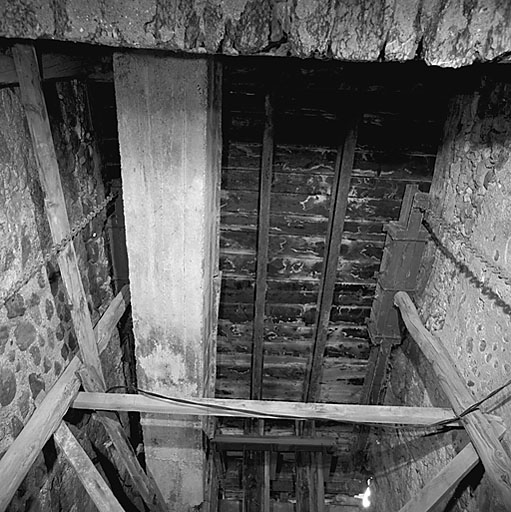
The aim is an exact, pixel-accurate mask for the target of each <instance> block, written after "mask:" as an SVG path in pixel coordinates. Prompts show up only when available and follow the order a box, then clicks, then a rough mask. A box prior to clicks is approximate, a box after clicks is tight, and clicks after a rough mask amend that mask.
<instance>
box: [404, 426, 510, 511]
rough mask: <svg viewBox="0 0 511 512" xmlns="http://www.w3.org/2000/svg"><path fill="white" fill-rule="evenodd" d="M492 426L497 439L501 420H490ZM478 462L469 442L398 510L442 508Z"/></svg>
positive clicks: (500, 432)
mask: <svg viewBox="0 0 511 512" xmlns="http://www.w3.org/2000/svg"><path fill="white" fill-rule="evenodd" d="M492 427H493V428H494V430H495V433H496V435H497V437H499V439H501V438H502V437H503V436H504V434H505V432H506V426H505V425H504V423H503V422H499V421H495V420H494V421H492ZM478 464H479V456H478V455H477V452H476V450H475V448H474V446H473V445H472V443H469V444H468V445H467V446H465V448H463V450H461V452H460V453H458V455H456V457H454V458H453V459H452V460H451V461H450V462H449V464H447V466H445V467H444V468H443V469H442V470H441V471H440V472H439V473H438V474H437V475H436V476H435V478H433V479H432V480H430V481H429V482H428V483H427V484H426V485H425V486H424V487H423V488H422V489H421V490H420V491H419V492H418V493H417V494H416V495H415V496H414V497H413V498H412V499H411V500H410V501H408V503H406V505H404V506H403V507H402V508H401V509H399V512H433V511H434V510H438V511H439V510H444V508H445V506H446V505H447V502H448V501H449V500H450V499H451V496H452V495H453V493H454V491H455V490H456V488H457V487H458V485H459V484H460V482H461V481H462V480H463V479H464V478H465V477H466V476H467V475H468V474H469V473H470V472H471V471H472V470H473V469H474V468H475V467H476V466H477V465H478Z"/></svg>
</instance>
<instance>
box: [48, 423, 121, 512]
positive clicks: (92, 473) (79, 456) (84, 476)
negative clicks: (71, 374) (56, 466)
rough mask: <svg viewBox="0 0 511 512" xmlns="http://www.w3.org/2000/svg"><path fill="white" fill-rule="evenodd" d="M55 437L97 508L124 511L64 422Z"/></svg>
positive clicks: (103, 511) (102, 511) (106, 511)
mask: <svg viewBox="0 0 511 512" xmlns="http://www.w3.org/2000/svg"><path fill="white" fill-rule="evenodd" d="M54 439H55V442H56V443H57V445H58V447H59V448H60V449H61V450H62V451H63V452H64V454H65V456H66V459H67V460H68V462H69V463H70V464H71V466H72V467H73V468H74V470H75V471H76V476H77V477H78V479H79V480H80V482H82V484H83V486H84V487H85V490H86V491H87V494H88V495H89V496H90V497H91V499H92V501H93V502H94V504H95V505H96V507H97V509H98V510H99V511H100V512H111V511H112V512H123V510H124V509H123V508H122V507H121V505H120V504H119V502H118V501H117V498H116V497H115V496H114V494H113V492H112V490H111V489H110V487H108V485H107V483H106V482H105V480H104V479H103V477H102V476H101V475H100V474H99V472H98V470H97V469H96V468H95V467H94V464H93V463H92V461H91V460H90V459H89V456H88V455H87V454H86V453H85V451H84V449H83V448H82V447H81V446H80V443H79V442H78V441H77V440H76V438H75V436H74V435H73V433H72V432H71V430H69V427H68V426H67V425H66V424H65V423H64V422H62V423H61V424H60V426H59V428H58V429H57V430H56V431H55V434H54Z"/></svg>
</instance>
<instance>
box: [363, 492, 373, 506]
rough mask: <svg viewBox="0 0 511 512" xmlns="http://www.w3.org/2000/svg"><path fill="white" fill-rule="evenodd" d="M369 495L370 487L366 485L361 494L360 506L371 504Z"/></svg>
mask: <svg viewBox="0 0 511 512" xmlns="http://www.w3.org/2000/svg"><path fill="white" fill-rule="evenodd" d="M370 496H371V488H370V487H368V488H367V489H366V490H365V492H364V494H363V495H362V506H363V507H364V508H369V507H370V506H371V500H370V499H369V497H370Z"/></svg>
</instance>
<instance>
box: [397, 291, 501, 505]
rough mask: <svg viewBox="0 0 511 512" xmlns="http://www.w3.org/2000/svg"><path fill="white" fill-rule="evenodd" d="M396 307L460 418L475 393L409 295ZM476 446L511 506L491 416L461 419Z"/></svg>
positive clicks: (476, 414) (400, 295)
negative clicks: (427, 325) (422, 319)
mask: <svg viewBox="0 0 511 512" xmlns="http://www.w3.org/2000/svg"><path fill="white" fill-rule="evenodd" d="M394 303H395V305H396V306H397V307H398V308H399V310H400V312H401V316H402V318H403V321H404V323H405V325H406V328H407V329H408V332H409V333H410V334H411V336H412V338H413V339H414V340H415V342H416V343H417V345H418V346H419V347H420V349H421V350H422V353H423V354H424V356H425V357H426V359H427V360H428V361H429V362H430V363H431V366H432V368H433V371H434V372H435V374H436V376H437V377H438V382H439V384H440V386H441V388H442V390H443V392H444V393H445V396H446V397H447V399H448V400H449V402H450V403H451V406H452V408H453V410H454V412H455V413H456V414H461V413H462V412H463V411H465V409H467V408H468V407H470V406H471V405H472V404H473V402H474V397H473V396H472V393H471V392H470V390H469V389H468V387H467V386H466V385H465V382H464V380H463V377H462V376H461V374H460V373H459V371H458V369H457V367H456V365H455V364H454V361H453V360H452V358H451V356H450V354H449V352H447V350H446V348H445V347H444V346H443V345H442V343H440V341H439V340H438V339H437V338H435V337H434V336H433V335H432V334H431V333H430V332H429V331H428V330H427V329H426V328H425V327H424V325H423V324H422V322H421V320H420V317H419V314H418V313H417V309H416V308H415V305H414V304H413V302H412V300H411V299H410V297H409V295H408V294H407V293H406V292H398V293H396V295H395V297H394ZM461 422H462V424H463V426H464V427H465V430H466V431H467V434H468V435H469V437H470V440H471V441H472V444H473V445H474V448H475V450H476V451H477V454H478V455H479V458H480V459H481V462H482V463H483V465H484V469H485V470H486V472H487V473H488V477H489V479H490V481H491V482H492V483H493V485H494V487H495V489H496V490H497V491H498V492H499V494H500V497H501V499H502V502H503V503H504V504H506V505H507V506H509V505H510V504H511V459H510V457H509V455H508V454H507V453H506V451H505V450H504V447H503V446H502V444H501V442H500V440H499V438H498V436H497V434H496V433H495V430H494V429H493V428H492V427H491V425H490V421H489V419H488V416H487V415H486V414H484V413H482V412H481V411H479V410H475V411H473V412H471V413H469V414H467V415H466V416H464V417H463V418H462V419H461Z"/></svg>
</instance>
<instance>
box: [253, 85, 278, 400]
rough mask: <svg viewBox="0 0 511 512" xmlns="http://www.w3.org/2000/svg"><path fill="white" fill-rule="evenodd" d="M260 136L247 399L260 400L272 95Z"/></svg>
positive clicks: (268, 98) (271, 169)
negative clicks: (250, 365)
mask: <svg viewBox="0 0 511 512" xmlns="http://www.w3.org/2000/svg"><path fill="white" fill-rule="evenodd" d="M264 113H265V117H264V119H265V121H264V134H263V149H262V157H261V174H260V180H259V222H258V228H257V263H256V282H255V302H254V331H253V337H252V340H253V341H252V374H251V388H250V398H251V399H252V400H261V399H262V395H263V364H264V354H263V348H264V317H265V302H266V280H267V277H268V246H269V233H270V195H271V182H272V176H273V146H274V140H273V95H272V94H271V93H267V94H266V96H265V98H264Z"/></svg>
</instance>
